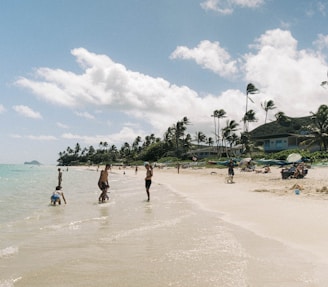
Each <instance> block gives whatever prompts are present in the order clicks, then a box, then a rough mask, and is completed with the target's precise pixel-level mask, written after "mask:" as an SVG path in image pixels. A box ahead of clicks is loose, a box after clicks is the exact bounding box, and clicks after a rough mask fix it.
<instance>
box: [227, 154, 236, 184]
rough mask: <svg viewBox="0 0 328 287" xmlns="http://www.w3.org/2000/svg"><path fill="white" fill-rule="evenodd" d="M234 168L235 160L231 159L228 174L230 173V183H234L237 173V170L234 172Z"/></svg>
mask: <svg viewBox="0 0 328 287" xmlns="http://www.w3.org/2000/svg"><path fill="white" fill-rule="evenodd" d="M233 168H234V162H233V160H232V159H231V160H230V161H229V163H228V175H229V178H228V183H233V177H234V175H235V172H234V169H233Z"/></svg>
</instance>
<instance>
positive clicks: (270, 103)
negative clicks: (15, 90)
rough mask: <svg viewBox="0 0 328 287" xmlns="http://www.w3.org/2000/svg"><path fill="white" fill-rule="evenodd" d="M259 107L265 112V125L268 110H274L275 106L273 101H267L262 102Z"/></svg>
mask: <svg viewBox="0 0 328 287" xmlns="http://www.w3.org/2000/svg"><path fill="white" fill-rule="evenodd" d="M261 107H262V108H263V110H264V111H265V120H264V124H266V122H267V118H268V112H269V111H270V110H274V109H275V108H276V106H275V105H274V101H273V100H268V101H264V103H261Z"/></svg>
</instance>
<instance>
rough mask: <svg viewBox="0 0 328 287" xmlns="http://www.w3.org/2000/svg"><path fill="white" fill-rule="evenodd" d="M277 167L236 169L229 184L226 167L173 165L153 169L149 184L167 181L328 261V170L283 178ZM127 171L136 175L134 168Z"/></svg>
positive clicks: (240, 222)
mask: <svg viewBox="0 0 328 287" xmlns="http://www.w3.org/2000/svg"><path fill="white" fill-rule="evenodd" d="M280 170H281V169H280V168H277V167H273V168H272V169H271V172H270V173H267V174H264V173H261V174H260V173H255V172H241V171H240V170H239V169H237V168H236V169H235V177H234V183H233V184H227V183H226V177H227V169H226V168H225V169H211V168H188V169H180V172H179V174H178V172H177V169H176V168H163V169H159V168H155V169H154V176H153V186H154V185H156V184H159V185H166V186H167V187H168V188H170V189H171V190H172V191H174V192H176V193H178V194H180V195H182V196H184V197H185V198H186V199H188V200H191V201H192V202H194V203H195V204H197V205H198V206H199V207H201V208H202V209H205V210H208V211H211V212H216V213H218V214H219V216H220V217H221V218H222V219H223V220H225V221H226V222H228V223H232V224H234V225H237V226H240V227H242V228H244V229H246V230H248V231H251V232H253V233H254V234H256V235H258V236H261V237H264V238H269V239H274V240H277V241H279V242H282V243H284V244H287V245H289V246H291V247H294V248H297V249H302V250H304V251H307V252H310V253H312V254H314V255H315V256H317V257H319V258H321V260H322V261H327V258H326V256H325V255H326V254H328V246H327V244H326V242H327V240H328V220H327V218H328V202H327V201H326V200H328V192H326V190H327V181H326V179H325V177H326V173H327V171H328V168H326V167H313V168H311V169H309V173H308V175H307V176H306V177H305V178H303V179H284V180H283V179H281V174H280ZM125 171H126V174H127V175H130V174H131V173H132V172H133V175H134V169H132V168H127V169H126V170H125ZM144 173H145V172H144V171H143V168H142V167H141V168H139V171H138V174H137V176H138V177H140V179H142V177H143V176H144ZM295 189H299V190H300V193H299V194H296V193H295ZM318 191H319V192H318ZM150 192H151V193H152V189H150ZM326 263H328V261H327V262H326Z"/></svg>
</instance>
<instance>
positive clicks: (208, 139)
mask: <svg viewBox="0 0 328 287" xmlns="http://www.w3.org/2000/svg"><path fill="white" fill-rule="evenodd" d="M206 143H207V144H208V146H213V144H214V141H213V138H212V137H208V138H207V141H206Z"/></svg>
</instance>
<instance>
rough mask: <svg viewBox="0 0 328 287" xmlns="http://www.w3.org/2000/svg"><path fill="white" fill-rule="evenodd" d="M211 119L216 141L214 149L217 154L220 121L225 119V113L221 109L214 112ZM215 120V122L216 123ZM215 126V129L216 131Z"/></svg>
mask: <svg viewBox="0 0 328 287" xmlns="http://www.w3.org/2000/svg"><path fill="white" fill-rule="evenodd" d="M212 117H214V135H215V140H216V149H217V153H218V154H219V143H220V119H222V118H225V117H226V112H225V110H223V109H220V110H215V111H214V112H213V115H212ZM216 119H217V122H216ZM216 126H217V129H216Z"/></svg>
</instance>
